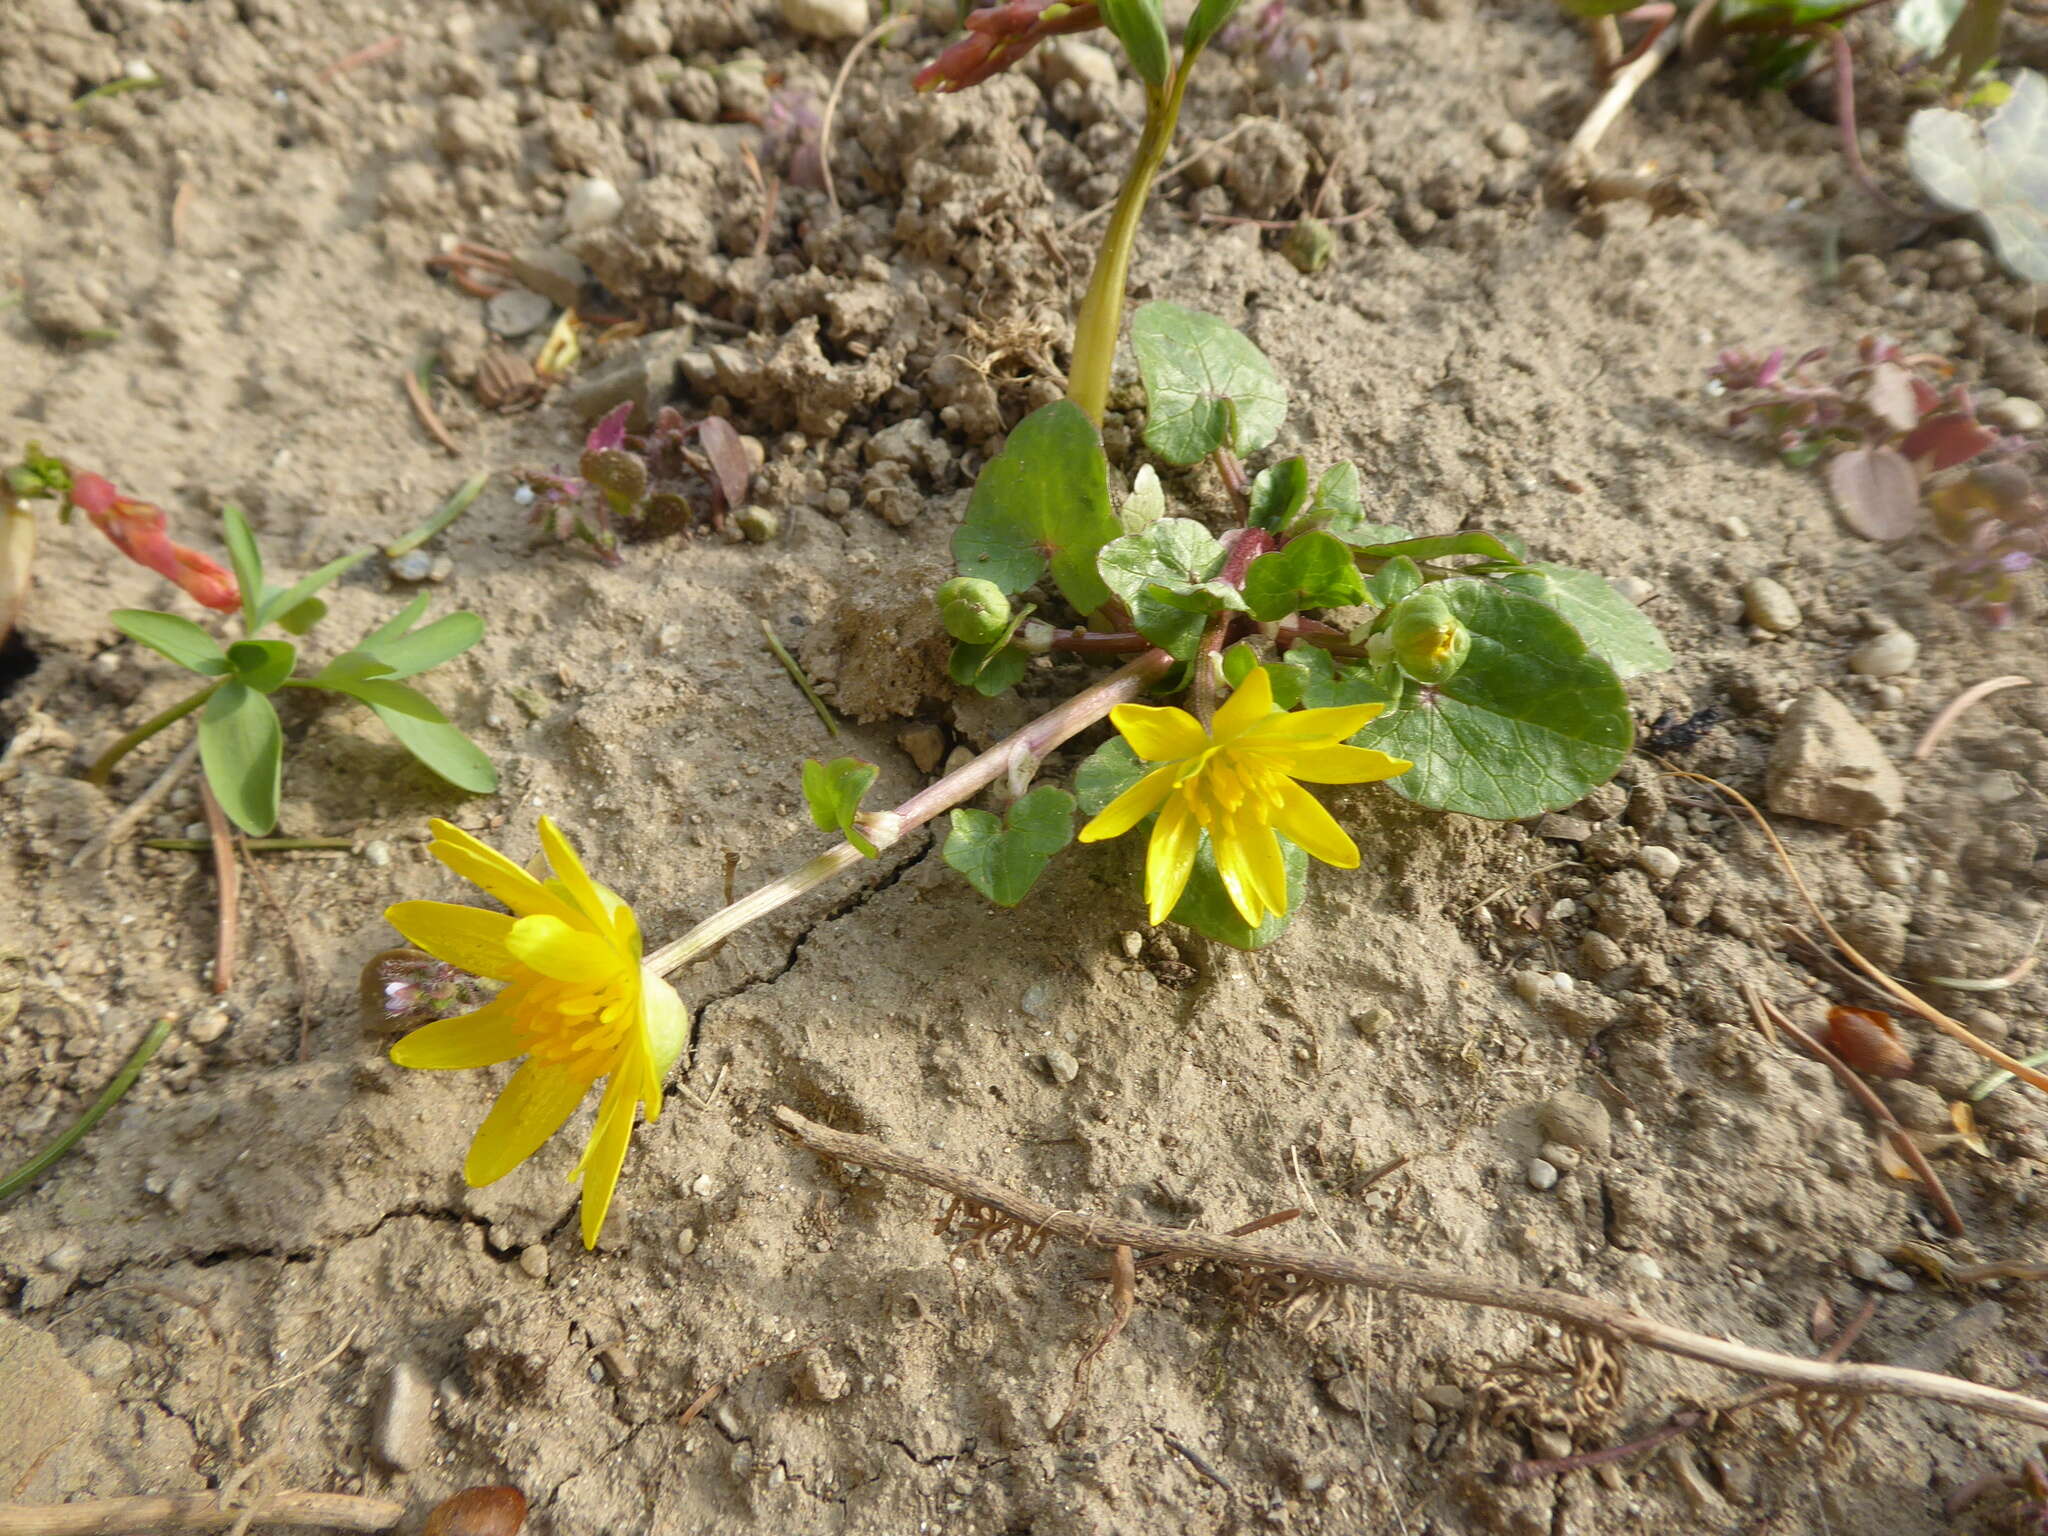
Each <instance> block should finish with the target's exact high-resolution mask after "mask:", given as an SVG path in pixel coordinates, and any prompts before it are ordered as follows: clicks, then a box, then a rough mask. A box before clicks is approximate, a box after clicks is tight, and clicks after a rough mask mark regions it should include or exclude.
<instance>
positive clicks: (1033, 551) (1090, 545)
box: [953, 400, 1122, 613]
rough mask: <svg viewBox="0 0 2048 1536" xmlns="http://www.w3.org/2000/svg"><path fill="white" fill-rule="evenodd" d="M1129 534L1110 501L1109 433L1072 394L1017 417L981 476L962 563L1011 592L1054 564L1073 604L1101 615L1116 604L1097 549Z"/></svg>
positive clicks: (956, 554) (959, 539)
mask: <svg viewBox="0 0 2048 1536" xmlns="http://www.w3.org/2000/svg"><path fill="white" fill-rule="evenodd" d="M1120 532H1122V525H1121V524H1119V523H1118V522H1117V519H1116V514H1115V513H1114V512H1112V511H1111V510H1110V505H1109V464H1108V461H1107V460H1105V459H1104V458H1103V456H1102V437H1101V435H1100V434H1099V433H1098V432H1097V431H1096V430H1095V426H1094V423H1092V422H1090V421H1089V420H1088V417H1087V415H1086V413H1084V412H1083V411H1082V410H1081V408H1080V407H1079V406H1077V405H1075V404H1074V403H1073V402H1072V401H1071V400H1055V401H1054V402H1053V403H1052V404H1051V405H1044V406H1040V407H1039V408H1038V409H1037V410H1035V411H1033V412H1032V413H1031V414H1030V415H1029V416H1026V417H1025V418H1024V419H1023V420H1022V421H1020V422H1018V423H1017V427H1016V430H1015V431H1013V432H1011V433H1010V436H1009V439H1008V440H1007V441H1006V442H1005V443H1004V444H1003V451H1002V452H1001V453H999V454H997V455H996V456H995V457H994V458H993V459H991V460H990V461H989V462H988V466H987V467H986V468H985V469H983V470H982V472H981V478H980V479H978V480H977V481H975V483H974V495H973V496H972V497H971V498H970V499H969V501H968V503H967V519H966V521H965V522H963V523H962V524H961V525H960V527H959V528H958V530H956V531H955V533H954V534H953V560H954V562H955V564H957V565H958V566H959V568H960V574H961V575H963V576H979V577H982V578H983V579H985V580H988V581H992V582H994V583H995V584H996V585H997V586H999V587H1001V588H1002V589H1003V590H1004V591H1005V592H1009V593H1017V592H1022V591H1023V590H1024V589H1025V588H1026V587H1028V586H1030V585H1031V584H1032V583H1033V582H1034V581H1036V580H1038V578H1039V577H1040V576H1042V575H1044V574H1045V571H1046V567H1047V566H1048V565H1050V566H1051V568H1052V574H1053V580H1055V581H1056V582H1058V583H1059V588H1060V591H1061V593H1062V594H1064V595H1065V597H1066V599H1067V601H1068V602H1070V603H1072V604H1073V605H1074V607H1075V608H1076V609H1077V610H1078V611H1080V612H1082V613H1093V612H1094V611H1095V610H1096V609H1097V608H1100V607H1101V606H1102V605H1103V604H1104V603H1106V602H1108V601H1109V589H1108V588H1107V587H1105V586H1103V584H1102V579H1101V577H1099V576H1098V575H1097V574H1096V572H1095V556H1096V552H1097V551H1099V550H1100V549H1101V548H1102V546H1103V545H1105V544H1107V543H1108V542H1109V541H1110V540H1111V539H1113V538H1115V537H1116V536H1117V535H1118V534H1119V533H1120Z"/></svg>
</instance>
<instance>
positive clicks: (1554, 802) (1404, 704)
mask: <svg viewBox="0 0 2048 1536" xmlns="http://www.w3.org/2000/svg"><path fill="white" fill-rule="evenodd" d="M1430 590H1431V591H1433V592H1437V593H1440V594H1441V595H1442V597H1443V599H1444V601H1445V603H1446V604H1447V605H1448V606H1449V609H1450V611H1451V614H1452V616H1453V617H1455V618H1456V619H1457V620H1458V621H1459V622H1460V623H1462V624H1464V625H1465V627H1466V628H1467V629H1468V630H1469V631H1470V633H1471V637H1472V649H1471V651H1470V653H1469V655H1468V656H1467V657H1466V660H1465V664H1464V666H1463V667H1462V668H1461V669H1460V670H1459V671H1458V673H1457V675H1456V676H1455V677H1453V678H1452V679H1451V680H1450V681H1449V682H1446V683H1442V684H1439V685H1437V686H1435V687H1422V686H1420V685H1417V684H1415V683H1412V682H1405V681H1402V680H1398V679H1392V678H1389V677H1388V675H1387V670H1386V669H1385V668H1378V669H1375V668H1372V667H1370V666H1357V667H1351V666H1341V665H1338V664H1337V663H1335V662H1334V661H1333V660H1332V658H1331V657H1330V656H1328V655H1327V654H1326V653H1323V652H1318V651H1310V650H1309V648H1308V647H1306V646H1297V647H1295V648H1294V650H1293V651H1291V652H1289V654H1288V660H1289V662H1290V663H1291V664H1293V665H1296V666H1300V667H1302V668H1303V669H1304V670H1305V671H1307V672H1308V674H1309V682H1308V687H1307V689H1306V691H1305V693H1304V694H1303V697H1304V699H1305V700H1306V701H1307V703H1308V705H1309V707H1310V708H1320V707H1323V706H1326V705H1331V704H1363V703H1382V704H1386V705H1387V706H1388V708H1387V712H1386V713H1385V714H1383V715H1381V716H1380V718H1379V719H1377V720H1375V721H1373V722H1372V724H1370V725H1368V726H1367V727H1366V728H1365V729H1364V730H1363V731H1361V732H1359V734H1358V735H1356V736H1354V737H1352V743H1353V745H1356V746H1361V747H1376V748H1378V749H1379V750H1380V751H1382V752H1386V753H1389V754H1391V755H1392V756H1395V757H1405V758H1407V759H1408V760H1409V761H1410V762H1412V763H1413V764H1414V765H1415V766H1414V767H1413V768H1412V769H1410V770H1409V771H1408V772H1407V773H1404V774H1402V775H1401V776H1400V777H1399V778H1396V779H1391V780H1389V781H1388V782H1389V784H1390V785H1391V786H1392V788H1393V790H1394V792H1395V793H1396V794H1399V795H1403V796H1405V797H1407V798H1408V799H1410V800H1413V801H1415V802H1416V803H1417V804H1418V805H1426V806H1428V807H1430V808H1431V809H1433V810H1440V811H1462V812H1464V813H1465V814H1466V815H1469V816H1485V817H1489V818H1492V819H1494V820H1500V821H1511V820H1518V819H1520V818H1521V817H1524V816H1534V815H1536V814H1537V813H1538V812H1541V811H1554V810H1560V809H1562V808H1563V807H1565V806H1567V805H1571V804H1573V803H1574V802H1576V801H1578V800H1581V799H1583V798H1584V797H1585V795H1586V794H1587V793H1588V792H1589V791H1590V790H1593V789H1595V788H1597V787H1598V786H1599V785H1601V784H1604V783H1606V782H1607V780H1608V779H1610V778H1612V777H1613V776H1614V771H1615V769H1617V768H1619V767H1620V766H1621V761H1622V759H1623V758H1624V757H1626V756H1627V755H1628V750H1629V747H1630V745H1631V743H1632V742H1633V740H1634V735H1635V723H1634V721H1633V720H1632V719H1631V718H1630V716H1629V712H1628V696H1627V694H1626V693H1625V692H1624V691H1623V688H1622V685H1621V679H1620V678H1618V677H1616V676H1615V675H1614V669H1613V668H1612V667H1610V666H1609V665H1608V664H1607V663H1606V662H1605V661H1603V660H1601V659H1600V658H1599V657H1598V656H1596V655H1594V654H1593V653H1592V652H1591V651H1590V650H1589V649H1588V648H1587V646H1586V642H1585V641H1584V640H1583V639H1581V638H1580V636H1579V632H1578V631H1577V630H1575V629H1573V628H1572V626H1571V625H1570V624H1569V623H1567V622H1566V621H1565V619H1564V617H1563V616H1562V615H1561V614H1559V613H1558V612H1557V611H1556V610H1555V609H1553V608H1551V607H1550V606H1549V605H1548V604H1545V603H1540V602H1538V601H1537V600H1536V599H1535V598H1533V597H1529V596H1527V595H1525V594H1523V593H1520V592H1514V591H1510V590H1508V589H1506V588H1505V587H1502V586H1501V585H1500V584H1498V583H1497V582H1492V581H1484V580H1480V579H1478V578H1473V577H1460V578H1456V579H1453V580H1450V581H1442V582H1437V583H1434V584H1433V585H1432V586H1431V588H1430Z"/></svg>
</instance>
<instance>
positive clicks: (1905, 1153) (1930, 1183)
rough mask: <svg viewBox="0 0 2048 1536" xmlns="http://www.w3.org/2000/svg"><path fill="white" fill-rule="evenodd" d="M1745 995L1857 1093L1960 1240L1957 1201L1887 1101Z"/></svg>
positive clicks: (1758, 998)
mask: <svg viewBox="0 0 2048 1536" xmlns="http://www.w3.org/2000/svg"><path fill="white" fill-rule="evenodd" d="M1742 992H1743V996H1744V997H1746V998H1748V999H1749V1006H1750V1009H1751V1011H1752V1012H1753V1013H1755V1014H1756V1016H1757V1022H1758V1023H1759V1024H1761V1023H1762V1022H1763V1021H1764V1020H1766V1019H1768V1020H1769V1021H1770V1022H1771V1023H1772V1024H1774V1025H1776V1026H1777V1027H1778V1028H1779V1029H1781V1030H1783V1031H1784V1032H1785V1033H1786V1034H1788V1035H1790V1036H1791V1037H1792V1043H1793V1044H1794V1045H1797V1046H1798V1047H1799V1048H1800V1049H1801V1050H1802V1051H1804V1052H1806V1054H1807V1055H1809V1056H1811V1057H1812V1058H1813V1059H1814V1060H1815V1061H1818V1062H1820V1063H1821V1064H1822V1065H1823V1066H1825V1067H1826V1068H1827V1069H1828V1070H1829V1071H1830V1072H1832V1073H1834V1074H1835V1076H1836V1077H1838V1078H1840V1079H1841V1081H1842V1086H1843V1087H1844V1088H1846V1089H1848V1090H1849V1092H1850V1093H1852V1094H1854V1095H1855V1097H1856V1102H1857V1103H1859V1104H1861V1105H1862V1106H1863V1107H1864V1109H1866V1110H1867V1111H1869V1114H1870V1118H1871V1119H1873V1120H1875V1121H1876V1122H1877V1127H1878V1129H1879V1130H1881V1131H1883V1132H1884V1134H1885V1139H1886V1140H1887V1141H1889V1142H1890V1143H1891V1144H1892V1146H1893V1147H1895V1148H1896V1149H1897V1150H1898V1154H1899V1156H1901V1157H1903V1158H1904V1159H1905V1160H1906V1162H1907V1164H1908V1165H1909V1166H1910V1167H1911V1168H1912V1170H1913V1172H1914V1174H1915V1175H1916V1176H1917V1177H1918V1178H1919V1180H1920V1182H1921V1183H1922V1184H1923V1185H1925V1186H1926V1189H1927V1198H1928V1199H1930V1200H1932V1201H1933V1202H1934V1205H1935V1209H1937V1210H1938V1211H1940V1212H1941V1221H1942V1225H1943V1226H1945V1227H1947V1228H1948V1229H1949V1231H1950V1232H1951V1233H1952V1234H1954V1235H1955V1236H1957V1237H1961V1236H1962V1235H1963V1218H1962V1215H1961V1213H1960V1212H1958V1211H1957V1210H1956V1206H1955V1202H1954V1201H1953V1200H1951V1199H1949V1197H1948V1190H1947V1188H1946V1187H1945V1186H1944V1185H1943V1184H1942V1182H1941V1177H1940V1175H1939V1174H1937V1173H1936V1172H1935V1171H1934V1165H1933V1164H1932V1163H1930V1162H1928V1161H1927V1155H1926V1154H1925V1153H1924V1152H1922V1151H1921V1150H1920V1148H1919V1146H1918V1145H1917V1144H1915V1142H1914V1140H1913V1138H1912V1137H1911V1136H1909V1135H1907V1134H1906V1128H1905V1127H1904V1126H1903V1125H1901V1124H1899V1122H1898V1120H1897V1119H1896V1118H1895V1117H1894V1116H1893V1114H1892V1112H1891V1111H1890V1110H1889V1109H1887V1108H1886V1107H1885V1102H1884V1100H1883V1099H1880V1098H1879V1097H1878V1096H1877V1095H1876V1094H1875V1093H1874V1092H1872V1091H1871V1087H1870V1084H1868V1083H1866V1082H1864V1081H1863V1079H1862V1078H1861V1077H1860V1076H1859V1075H1858V1074H1857V1072H1856V1070H1855V1069H1854V1068H1853V1067H1851V1066H1850V1065H1849V1064H1848V1063H1847V1062H1846V1061H1844V1060H1842V1058H1841V1057H1839V1056H1837V1055H1836V1054H1835V1053H1834V1052H1833V1051H1831V1050H1829V1049H1828V1048H1827V1047H1826V1046H1824V1045H1822V1044H1821V1043H1820V1042H1819V1041H1818V1040H1816V1039H1814V1038H1813V1036H1811V1035H1809V1034H1808V1033H1807V1032H1806V1031H1805V1030H1803V1029H1801V1028H1800V1027H1799V1026H1798V1025H1797V1024H1794V1023H1793V1022H1792V1020H1791V1019H1790V1018H1788V1017H1787V1016H1786V1014H1785V1011H1784V1010H1783V1009H1782V1008H1780V1007H1778V1006H1777V1005H1776V1004H1775V1003H1773V1002H1772V1001H1771V1000H1770V999H1769V998H1767V997H1765V996H1764V995H1763V994H1762V993H1760V992H1758V991H1757V990H1756V988H1755V987H1753V986H1752V985H1750V983H1748V982H1746V981H1745V982H1744V983H1743V984H1742Z"/></svg>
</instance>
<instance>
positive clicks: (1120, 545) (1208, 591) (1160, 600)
mask: <svg viewBox="0 0 2048 1536" xmlns="http://www.w3.org/2000/svg"><path fill="white" fill-rule="evenodd" d="M1228 558H1229V551H1228V550H1227V549H1225V548H1224V546H1223V545H1222V543H1220V542H1219V541H1218V540H1217V538H1216V536H1215V535H1214V534H1212V533H1211V532H1209V530H1208V529H1206V528H1204V527H1203V526H1202V525H1201V524H1200V523H1198V522H1196V521H1194V520H1193V519H1192V518H1186V517H1164V518H1161V519H1160V520H1159V521H1158V522H1156V523H1154V524H1152V526H1151V527H1149V528H1147V529H1146V530H1145V531H1144V532H1143V533H1130V534H1125V535H1124V536H1123V537H1122V538H1120V539H1115V540H1112V541H1111V542H1110V543H1109V544H1108V545H1106V546H1104V548H1103V551H1102V555H1101V558H1100V560H1099V561H1098V562H1097V563H1098V566H1099V568H1100V570H1101V572H1102V578H1103V580H1104V581H1105V582H1107V583H1108V585H1109V587H1110V589H1111V590H1113V591H1114V592H1115V593H1116V595H1117V596H1118V597H1121V598H1122V599H1123V600H1124V605H1125V606H1126V607H1127V608H1129V609H1130V610H1131V621H1132V622H1133V623H1134V624H1136V625H1137V627H1138V633H1139V634H1141V635H1143V636H1144V637H1145V638H1146V639H1148V640H1150V641H1151V642H1152V643H1153V644H1154V645H1157V646H1160V647H1162V648H1163V649H1165V650H1167V651H1169V652H1171V653H1172V654H1173V655H1175V656H1178V657H1180V658H1181V659H1182V660H1186V659H1187V658H1188V657H1190V656H1192V655H1193V654H1194V652H1195V647H1196V645H1197V644H1199V643H1200V641H1201V638H1202V629H1203V626H1204V625H1205V624H1207V622H1208V616H1209V615H1210V614H1212V613H1218V612H1221V611H1222V610H1224V609H1230V610H1232V611H1236V612H1242V611H1243V609H1244V598H1243V596H1242V595H1241V594H1240V593H1239V592H1238V591H1237V590H1236V589H1235V588H1234V587H1230V586H1227V585H1225V584H1224V583H1223V582H1221V581H1219V580H1217V579H1216V577H1217V573H1218V572H1220V571H1221V570H1222V569H1223V566H1224V562H1225V561H1226V560H1227V559H1228Z"/></svg>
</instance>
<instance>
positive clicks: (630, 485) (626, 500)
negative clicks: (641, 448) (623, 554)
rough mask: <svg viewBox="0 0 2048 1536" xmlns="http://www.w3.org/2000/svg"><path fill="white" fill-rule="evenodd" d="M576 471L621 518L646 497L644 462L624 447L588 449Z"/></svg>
mask: <svg viewBox="0 0 2048 1536" xmlns="http://www.w3.org/2000/svg"><path fill="white" fill-rule="evenodd" d="M577 468H578V469H580V470H581V471H582V473H583V478H584V479H586V480H588V481H589V482H590V483H591V484H592V485H594V486H596V487H597V488H598V489H599V490H600V491H602V492H603V493H604V498H605V500H606V501H608V502H610V503H611V504H612V510H613V511H614V512H616V513H618V514H620V515H621V516H630V515H631V514H632V511H633V509H634V508H635V507H637V506H638V505H639V504H640V499H641V497H643V496H645V495H646V494H647V462H646V461H645V460H644V459H642V458H641V457H640V455H639V454H637V453H629V452H627V451H626V450H625V449H624V448H593V449H590V450H589V451H587V452H586V453H585V454H584V455H583V460H582V462H581V463H580V464H578V465H577Z"/></svg>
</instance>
